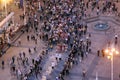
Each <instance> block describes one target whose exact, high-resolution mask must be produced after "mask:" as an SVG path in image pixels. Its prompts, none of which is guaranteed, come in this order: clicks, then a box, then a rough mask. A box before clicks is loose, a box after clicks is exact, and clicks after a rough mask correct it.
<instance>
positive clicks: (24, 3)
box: [23, 0, 26, 25]
mask: <svg viewBox="0 0 120 80" xmlns="http://www.w3.org/2000/svg"><path fill="white" fill-rule="evenodd" d="M23 5H24V25H26V15H25V13H26V2H25V0H23Z"/></svg>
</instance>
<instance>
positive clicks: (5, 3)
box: [4, 0, 7, 17]
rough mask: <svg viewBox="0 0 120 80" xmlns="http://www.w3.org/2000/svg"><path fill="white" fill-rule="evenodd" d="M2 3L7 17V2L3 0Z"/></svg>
mask: <svg viewBox="0 0 120 80" xmlns="http://www.w3.org/2000/svg"><path fill="white" fill-rule="evenodd" d="M4 5H5V16H6V17H7V2H6V0H4Z"/></svg>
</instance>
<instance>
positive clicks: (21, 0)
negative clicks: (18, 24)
mask: <svg viewBox="0 0 120 80" xmlns="http://www.w3.org/2000/svg"><path fill="white" fill-rule="evenodd" d="M20 7H21V8H23V0H20Z"/></svg>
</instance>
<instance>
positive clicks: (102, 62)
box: [0, 0, 120, 80]
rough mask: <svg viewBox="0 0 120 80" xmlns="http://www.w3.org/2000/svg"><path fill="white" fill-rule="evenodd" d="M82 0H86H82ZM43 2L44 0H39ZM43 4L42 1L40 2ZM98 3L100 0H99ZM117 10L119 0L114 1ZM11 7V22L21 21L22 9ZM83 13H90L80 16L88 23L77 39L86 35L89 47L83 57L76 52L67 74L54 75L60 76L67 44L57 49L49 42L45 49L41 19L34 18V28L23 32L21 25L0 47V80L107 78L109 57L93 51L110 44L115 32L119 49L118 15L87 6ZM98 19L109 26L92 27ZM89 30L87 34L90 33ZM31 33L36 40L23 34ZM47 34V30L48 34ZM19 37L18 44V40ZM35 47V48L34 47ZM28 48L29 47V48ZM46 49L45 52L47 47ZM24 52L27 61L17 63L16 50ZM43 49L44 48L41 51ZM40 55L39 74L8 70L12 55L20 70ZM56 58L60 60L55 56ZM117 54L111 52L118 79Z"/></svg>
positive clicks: (118, 62)
mask: <svg viewBox="0 0 120 80" xmlns="http://www.w3.org/2000/svg"><path fill="white" fill-rule="evenodd" d="M85 1H86V0H85ZM43 2H44V1H43ZM43 2H42V1H41V5H42V6H44V5H45V3H43ZM43 4H44V5H43ZM100 4H101V5H102V1H101V2H100ZM115 4H116V6H117V7H118V11H119V12H120V2H119V3H117V2H115ZM12 9H15V23H19V24H21V25H22V24H23V21H22V20H20V19H19V15H20V14H23V11H22V9H18V8H17V6H16V7H14V8H12ZM86 13H90V16H88V17H85V18H84V17H83V20H84V22H86V24H87V25H88V28H87V33H86V35H82V37H80V38H79V40H83V43H84V41H86V40H87V38H89V39H90V40H91V46H90V49H91V51H90V52H89V53H85V56H84V59H83V60H82V58H81V57H80V56H77V59H78V60H77V64H74V65H72V67H71V68H70V70H69V74H68V75H65V76H64V79H57V77H58V76H60V73H61V71H62V70H63V69H64V65H65V64H66V61H67V60H68V58H69V54H70V51H71V48H70V47H69V46H67V49H66V50H65V51H64V52H59V51H58V48H57V47H56V46H53V49H49V47H48V41H47V40H43V39H41V38H39V36H38V35H39V34H41V33H42V32H43V33H46V32H45V31H42V30H41V29H42V27H43V24H44V21H47V20H39V17H37V19H38V22H39V23H38V26H39V27H38V32H37V31H36V30H35V29H34V28H33V29H30V30H29V31H28V32H26V28H22V30H24V32H21V31H18V32H17V33H16V35H15V36H14V39H13V42H12V43H11V45H12V46H11V47H8V46H6V47H5V48H4V50H5V51H6V52H5V53H4V54H3V55H2V57H0V80H111V60H110V59H108V58H107V57H108V55H107V54H104V56H103V55H102V52H100V54H99V56H98V53H97V51H98V50H102V49H106V48H108V47H109V42H110V44H113V43H114V42H115V35H116V34H117V37H118V39H117V40H118V43H117V44H116V45H115V48H116V49H117V50H118V51H119V53H120V43H119V42H120V38H119V37H120V17H118V16H116V15H115V14H113V13H112V12H111V13H110V12H108V13H105V14H101V15H96V12H95V11H93V12H91V11H90V9H88V10H86ZM36 14H37V16H40V15H41V14H42V12H41V13H40V12H39V11H37V13H36ZM98 23H105V24H107V25H108V26H109V28H108V29H106V30H96V29H95V25H96V24H98ZM89 34H91V36H90V37H88V36H89ZM28 35H29V36H32V35H34V36H35V38H36V41H34V40H32V39H30V40H28V38H27V36H28ZM49 35H50V34H49ZM19 41H20V42H21V44H19ZM35 48H36V50H35ZM29 49H30V50H31V51H29ZM46 50H48V53H47V51H46ZM23 52H24V53H25V56H26V57H27V58H28V63H29V65H27V66H22V65H20V64H22V62H20V63H18V62H19V60H17V58H18V57H19V56H20V53H23ZM44 52H46V53H45V54H44ZM41 55H42V60H41V64H40V65H39V66H40V67H42V70H41V72H40V74H38V75H37V76H36V74H34V73H32V74H31V75H29V77H28V78H27V79H25V78H24V79H18V76H16V75H15V74H14V73H12V72H11V68H10V64H11V59H12V57H15V66H16V68H17V69H20V70H21V73H23V74H24V73H27V72H29V69H30V68H31V67H33V62H32V60H33V59H34V60H38V58H39V57H40V56H41ZM56 58H57V59H60V60H56ZM3 60H4V62H5V65H4V69H2V64H1V63H2V61H3ZM119 66H120V54H118V55H116V54H114V59H113V80H120V68H119ZM83 70H85V72H86V73H85V77H84V76H83Z"/></svg>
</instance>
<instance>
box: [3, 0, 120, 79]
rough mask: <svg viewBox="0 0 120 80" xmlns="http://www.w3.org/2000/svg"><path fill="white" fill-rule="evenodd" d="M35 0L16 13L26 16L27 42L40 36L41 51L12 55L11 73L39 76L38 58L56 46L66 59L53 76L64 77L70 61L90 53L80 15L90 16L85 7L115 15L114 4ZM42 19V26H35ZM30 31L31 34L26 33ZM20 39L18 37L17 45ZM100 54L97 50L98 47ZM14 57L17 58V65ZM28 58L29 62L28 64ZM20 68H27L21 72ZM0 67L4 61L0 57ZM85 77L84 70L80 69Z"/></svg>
mask: <svg viewBox="0 0 120 80" xmlns="http://www.w3.org/2000/svg"><path fill="white" fill-rule="evenodd" d="M37 2H38V1H37V0H30V1H27V3H26V4H27V6H26V8H27V9H26V13H25V14H24V15H23V16H20V19H21V20H22V18H23V19H24V18H25V17H27V19H28V21H27V24H26V26H25V27H26V30H25V31H24V32H26V33H28V35H27V36H26V39H27V41H28V42H30V41H34V42H35V44H36V45H39V44H38V41H39V40H41V39H42V40H43V41H44V42H46V44H47V48H46V50H45V51H43V52H42V53H41V55H40V56H38V58H37V60H36V59H32V60H30V59H29V58H28V57H27V56H26V53H25V52H20V53H19V56H18V57H17V58H16V59H15V57H14V56H13V57H12V58H11V62H10V70H11V74H14V75H17V79H18V80H23V78H24V79H26V80H27V79H28V78H29V76H31V75H36V77H38V76H39V74H41V72H42V65H41V62H42V61H43V60H44V57H45V56H46V55H47V54H48V51H50V50H53V49H57V51H58V52H59V53H64V52H66V51H69V53H68V59H67V60H66V61H65V65H64V68H63V70H62V71H61V72H60V74H59V75H58V77H57V78H56V80H64V76H65V75H68V74H69V70H70V69H71V68H72V66H73V64H76V65H77V64H78V61H79V60H81V61H82V60H84V58H85V57H87V54H89V53H91V51H92V49H91V39H90V38H91V34H90V33H88V32H87V30H88V27H89V25H88V24H87V23H86V21H84V20H83V19H84V18H86V17H87V16H90V13H87V10H88V9H91V11H95V10H96V15H100V14H104V13H106V12H107V11H111V12H113V13H115V14H117V15H119V12H118V10H117V9H118V8H117V7H116V5H115V3H114V2H111V1H103V6H102V7H101V6H100V1H99V0H96V1H95V0H43V3H44V4H43V5H45V6H43V5H39V6H37V5H36V4H37ZM39 22H42V28H41V27H40V26H39ZM31 32H34V34H30V33H31ZM21 44H22V43H21V41H20V43H19V45H18V46H20V45H21ZM32 50H33V51H34V53H36V52H37V48H36V46H35V47H34V48H32V49H31V48H28V52H29V54H30V55H31V53H32ZM98 55H100V51H98ZM15 61H17V64H18V65H19V66H18V67H17V66H16V63H15ZM30 61H31V62H32V65H30ZM21 66H22V69H24V70H27V71H28V72H27V71H25V72H22V70H20V67H21ZM2 68H3V69H4V61H2ZM83 77H85V72H84V73H83Z"/></svg>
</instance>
